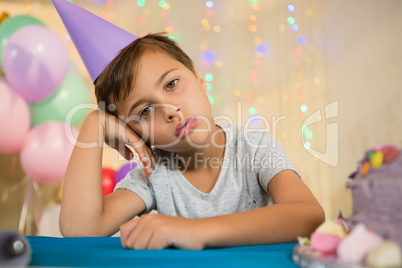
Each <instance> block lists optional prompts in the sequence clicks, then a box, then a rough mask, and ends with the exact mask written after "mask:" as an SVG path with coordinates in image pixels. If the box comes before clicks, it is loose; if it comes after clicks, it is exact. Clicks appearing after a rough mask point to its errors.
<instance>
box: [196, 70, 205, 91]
mask: <svg viewBox="0 0 402 268" xmlns="http://www.w3.org/2000/svg"><path fill="white" fill-rule="evenodd" d="M193 70H194V72H195V75H196V76H197V78H198V81H200V83H201V85H202V88H203V89H204V91H205V92H207V84H206V83H205V79H204V78H202V77H201V76H199V74H198V72H197V70H196V69H195V68H194V66H193Z"/></svg>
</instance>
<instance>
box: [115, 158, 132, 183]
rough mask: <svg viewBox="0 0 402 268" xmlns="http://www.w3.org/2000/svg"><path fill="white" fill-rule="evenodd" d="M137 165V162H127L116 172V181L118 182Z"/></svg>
mask: <svg viewBox="0 0 402 268" xmlns="http://www.w3.org/2000/svg"><path fill="white" fill-rule="evenodd" d="M136 166H137V163H136V162H129V163H127V164H124V165H123V166H122V167H121V168H120V169H119V170H118V171H117V172H116V177H115V182H116V183H118V182H119V181H121V180H122V179H124V177H125V176H126V175H127V174H128V173H129V172H130V171H131V170H133V169H134V168H135V167H136Z"/></svg>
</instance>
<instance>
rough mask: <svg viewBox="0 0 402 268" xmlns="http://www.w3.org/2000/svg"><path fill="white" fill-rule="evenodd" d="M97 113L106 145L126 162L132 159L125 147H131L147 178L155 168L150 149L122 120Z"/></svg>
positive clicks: (105, 113) (108, 114)
mask: <svg viewBox="0 0 402 268" xmlns="http://www.w3.org/2000/svg"><path fill="white" fill-rule="evenodd" d="M98 112H99V119H100V122H102V126H103V128H104V129H103V131H104V138H105V142H106V144H107V145H109V146H110V147H112V148H114V149H116V150H117V151H118V152H119V153H120V154H121V155H122V156H123V157H124V158H125V159H127V160H131V159H132V158H133V153H132V151H131V150H130V149H129V148H128V147H127V145H128V146H131V147H133V148H134V150H135V151H136V153H137V154H138V157H139V159H140V161H141V162H142V163H143V165H144V169H143V172H142V174H143V175H144V177H149V176H150V175H151V174H152V170H153V169H154V168H155V158H154V154H153V152H152V150H151V148H150V147H149V146H148V145H147V144H145V143H144V141H143V140H142V139H141V138H140V137H139V136H138V135H137V134H136V133H135V132H134V131H133V130H132V129H131V128H130V127H129V126H127V124H125V123H124V122H123V121H122V120H120V119H119V118H117V117H116V116H114V115H112V114H110V113H107V112H104V111H98Z"/></svg>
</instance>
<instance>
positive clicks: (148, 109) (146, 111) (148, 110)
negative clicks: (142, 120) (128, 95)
mask: <svg viewBox="0 0 402 268" xmlns="http://www.w3.org/2000/svg"><path fill="white" fill-rule="evenodd" d="M152 108H153V107H151V106H148V107H145V108H144V109H143V110H142V111H141V114H140V116H141V117H145V116H147V115H149V114H150V113H151V111H152Z"/></svg>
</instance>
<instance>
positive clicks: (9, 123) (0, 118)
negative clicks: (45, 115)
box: [0, 79, 31, 154]
mask: <svg viewBox="0 0 402 268" xmlns="http://www.w3.org/2000/svg"><path fill="white" fill-rule="evenodd" d="M30 127H31V113H30V111H29V107H28V104H27V103H26V101H25V100H24V99H23V98H22V97H21V96H20V95H19V94H17V93H16V92H14V91H13V90H12V89H11V88H10V87H9V85H8V84H7V83H6V81H4V80H3V79H0V153H6V154H9V153H16V152H18V151H19V150H20V148H21V146H22V143H23V141H24V139H25V137H26V135H27V134H28V131H29V128H30Z"/></svg>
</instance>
